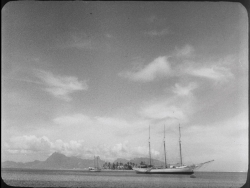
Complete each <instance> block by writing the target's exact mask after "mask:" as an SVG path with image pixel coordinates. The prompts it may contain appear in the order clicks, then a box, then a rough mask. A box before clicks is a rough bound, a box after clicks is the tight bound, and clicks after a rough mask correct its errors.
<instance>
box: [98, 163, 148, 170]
mask: <svg viewBox="0 0 250 188" xmlns="http://www.w3.org/2000/svg"><path fill="white" fill-rule="evenodd" d="M144 164H145V162H143V161H141V162H140V165H144ZM133 167H137V164H135V163H132V162H127V163H124V164H123V163H122V162H120V163H119V162H116V163H110V162H105V163H104V164H103V168H104V169H112V170H132V169H133Z"/></svg>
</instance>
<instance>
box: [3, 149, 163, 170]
mask: <svg viewBox="0 0 250 188" xmlns="http://www.w3.org/2000/svg"><path fill="white" fill-rule="evenodd" d="M148 161H149V159H148V158H134V159H131V160H127V159H123V158H118V159H116V160H114V162H113V163H115V164H116V163H117V162H118V163H123V164H126V163H128V162H129V163H134V164H137V165H139V164H140V163H141V162H144V163H147V162H148ZM151 161H152V163H153V164H156V165H163V164H164V163H163V162H162V161H159V160H156V159H152V160H151ZM98 162H99V165H100V167H102V166H103V165H104V164H105V161H103V160H101V159H99V161H98ZM93 165H94V161H93V160H92V159H81V158H78V157H75V156H73V157H67V156H66V155H64V154H62V153H58V152H54V153H53V154H52V155H50V156H49V157H48V158H47V159H46V160H45V161H38V160H35V161H32V162H26V163H22V162H14V161H5V162H2V163H1V168H31V169H85V168H88V167H91V166H93Z"/></svg>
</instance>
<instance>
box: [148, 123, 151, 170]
mask: <svg viewBox="0 0 250 188" xmlns="http://www.w3.org/2000/svg"><path fill="white" fill-rule="evenodd" d="M148 145H149V165H150V166H151V151H150V125H149V139H148Z"/></svg>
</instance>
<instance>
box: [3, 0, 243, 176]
mask: <svg viewBox="0 0 250 188" xmlns="http://www.w3.org/2000/svg"><path fill="white" fill-rule="evenodd" d="M247 41H248V18H247V11H246V9H245V8H244V7H243V6H242V5H241V4H239V3H230V2H215V3H211V2H84V1H82V2H72V1H71V2H38V1H36V2H32V1H21V2H10V3H7V4H6V5H5V6H4V7H3V9H2V69H1V70H2V72H1V73H2V83H1V84H2V85H1V88H2V92H1V94H2V95H1V97H2V98H1V100H2V105H1V108H2V113H1V115H2V118H1V144H2V147H1V159H2V161H7V160H12V161H16V162H28V161H34V160H46V159H47V158H48V156H50V155H51V154H52V153H53V152H60V153H63V154H65V155H66V156H77V157H80V158H82V159H92V158H93V156H94V155H99V156H100V158H101V159H102V160H105V161H110V162H112V161H113V160H115V159H117V158H125V159H133V158H136V157H148V154H149V147H148V141H149V126H150V143H151V155H152V157H153V158H154V159H158V160H162V161H164V149H163V141H164V126H165V143H166V153H167V162H168V163H178V162H179V161H180V157H179V132H178V130H179V125H180V127H181V143H182V156H183V163H184V164H194V163H195V164H196V163H202V162H205V161H209V160H215V161H214V162H213V163H210V164H209V165H207V166H204V168H203V169H202V170H203V171H247V169H248V45H247Z"/></svg>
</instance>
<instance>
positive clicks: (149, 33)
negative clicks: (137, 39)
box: [145, 29, 170, 37]
mask: <svg viewBox="0 0 250 188" xmlns="http://www.w3.org/2000/svg"><path fill="white" fill-rule="evenodd" d="M169 33H170V32H169V29H162V30H160V31H157V30H151V31H146V32H145V35H147V36H150V37H159V36H165V35H168V34H169Z"/></svg>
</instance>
